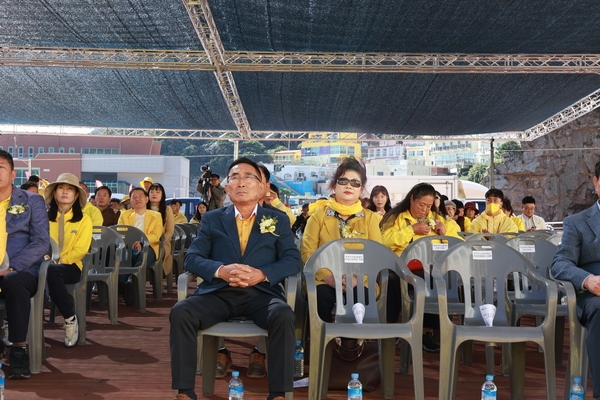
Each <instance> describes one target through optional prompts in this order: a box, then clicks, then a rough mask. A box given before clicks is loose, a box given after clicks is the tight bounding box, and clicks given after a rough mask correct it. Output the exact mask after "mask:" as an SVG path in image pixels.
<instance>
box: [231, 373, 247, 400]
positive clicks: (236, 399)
mask: <svg viewBox="0 0 600 400" xmlns="http://www.w3.org/2000/svg"><path fill="white" fill-rule="evenodd" d="M231 376H232V378H231V380H230V381H229V400H244V384H243V383H242V380H241V379H240V371H233V372H232V373H231Z"/></svg>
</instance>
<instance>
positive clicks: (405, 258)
mask: <svg viewBox="0 0 600 400" xmlns="http://www.w3.org/2000/svg"><path fill="white" fill-rule="evenodd" d="M459 243H464V240H462V239H458V238H455V237H452V236H424V237H422V238H419V239H417V240H415V241H413V242H412V243H411V244H409V245H408V246H407V247H406V248H405V249H404V251H403V252H402V254H401V255H400V260H401V263H402V265H408V263H409V261H411V260H419V261H420V262H421V264H423V274H424V280H425V306H424V310H425V313H429V314H437V313H439V307H438V303H437V290H436V288H435V284H434V283H433V279H432V278H431V270H432V269H433V268H435V265H436V263H437V262H439V260H440V259H441V258H442V256H443V255H444V254H446V251H448V249H449V248H451V247H452V246H454V245H456V244H459ZM451 277H452V276H451ZM459 288H460V285H459V284H458V283H457V282H456V279H450V280H449V281H448V286H447V290H448V303H450V304H452V303H456V306H457V309H456V310H455V311H454V313H456V314H460V313H462V312H463V307H462V304H460V302H459V297H460V293H459ZM408 292H409V290H408V284H407V283H406V281H401V293H402V321H408V320H409V319H410V315H411V308H412V300H411V298H410V297H409V293H408ZM450 307H451V306H450ZM458 307H460V308H458ZM409 361H410V347H409V346H408V344H407V343H406V342H404V341H403V342H402V345H401V351H400V372H401V373H407V372H408V369H409Z"/></svg>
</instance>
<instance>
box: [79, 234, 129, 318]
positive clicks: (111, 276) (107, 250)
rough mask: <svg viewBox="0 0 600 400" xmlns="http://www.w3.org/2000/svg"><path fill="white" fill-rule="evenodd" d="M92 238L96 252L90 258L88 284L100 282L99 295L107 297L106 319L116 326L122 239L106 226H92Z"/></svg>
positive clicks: (88, 295) (88, 294)
mask: <svg viewBox="0 0 600 400" xmlns="http://www.w3.org/2000/svg"><path fill="white" fill-rule="evenodd" d="M92 238H93V239H94V242H95V244H96V246H97V247H98V250H97V251H96V252H95V253H93V254H92V256H91V264H90V267H89V271H88V277H87V279H88V283H89V282H101V283H103V285H104V286H100V285H99V287H98V293H99V294H102V295H104V294H106V296H100V297H101V298H102V297H108V318H109V319H110V323H111V325H117V320H118V312H119V309H118V301H119V296H118V292H119V272H120V266H121V258H122V253H123V251H124V250H125V242H124V241H123V238H121V236H120V235H119V234H117V232H115V231H114V230H113V229H111V228H109V227H106V226H94V227H93V228H92ZM91 289H92V288H91V285H89V284H88V290H87V297H88V300H87V308H88V309H89V307H90V304H91V294H92V292H91ZM102 300H103V299H101V303H102Z"/></svg>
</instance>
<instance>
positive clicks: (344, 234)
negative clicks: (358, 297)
mask: <svg viewBox="0 0 600 400" xmlns="http://www.w3.org/2000/svg"><path fill="white" fill-rule="evenodd" d="M366 181H367V173H366V170H365V167H364V166H363V164H362V163H361V162H359V161H358V160H356V159H355V158H354V157H349V158H346V159H345V160H344V161H343V162H342V163H341V164H340V166H339V167H338V168H337V170H336V172H335V175H334V177H333V179H332V180H331V181H330V184H329V188H330V189H331V191H332V192H333V195H332V197H330V198H329V199H327V200H319V201H317V202H316V203H313V204H311V205H309V215H310V218H309V219H308V220H307V222H306V228H305V229H304V235H303V237H302V246H301V253H302V262H304V263H306V260H308V258H309V257H310V256H311V255H312V254H313V253H314V252H315V251H316V250H317V249H318V248H319V247H320V246H322V245H324V244H325V243H327V242H330V241H332V240H336V239H341V238H361V239H371V240H375V241H377V242H381V232H380V231H379V220H380V218H381V217H380V216H379V215H378V214H376V213H374V212H372V211H371V210H366V209H364V208H363V206H362V204H361V201H360V195H361V193H362V191H363V189H364V185H365V183H366ZM315 279H316V280H317V302H318V313H319V317H320V318H321V319H322V320H323V321H326V322H332V320H333V319H332V315H331V311H332V310H333V306H334V304H335V286H336V284H341V285H342V289H343V290H344V292H345V291H346V285H350V284H352V287H353V288H354V290H356V282H344V281H342V282H337V283H336V282H335V281H334V278H333V275H332V273H331V271H330V270H328V269H326V268H323V269H320V270H319V271H317V273H316V274H315ZM365 286H366V282H365Z"/></svg>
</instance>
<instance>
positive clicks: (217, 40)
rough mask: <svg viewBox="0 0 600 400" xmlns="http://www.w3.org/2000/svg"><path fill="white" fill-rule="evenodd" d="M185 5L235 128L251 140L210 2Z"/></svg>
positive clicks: (191, 2) (185, 0)
mask: <svg viewBox="0 0 600 400" xmlns="http://www.w3.org/2000/svg"><path fill="white" fill-rule="evenodd" d="M183 4H184V5H185V8H186V9H187V11H188V14H189V16H190V19H191V21H192V24H193V25H194V29H195V30H196V33H197V34H198V38H199V39H200V42H201V43H202V47H204V50H205V51H206V54H207V55H208V58H209V60H210V63H211V64H212V65H213V66H214V68H215V70H214V74H215V78H216V79H217V82H218V84H219V88H220V89H221V94H222V95H223V98H224V99H225V103H226V104H227V108H229V112H230V113H231V117H232V118H233V121H234V123H235V126H236V127H237V128H238V132H239V135H240V136H241V137H242V139H249V138H250V135H251V133H252V130H251V129H250V123H249V122H248V118H247V117H246V112H245V111H244V107H243V106H242V100H241V99H240V95H239V94H238V91H237V87H236V86H235V81H234V80H233V75H232V73H231V72H230V71H227V70H225V68H224V65H225V59H224V56H223V53H224V51H225V50H224V49H223V42H222V41H221V37H220V36H219V31H218V30H217V27H216V25H215V21H214V19H213V16H212V12H211V11H210V7H209V6H208V0H198V1H189V0H183Z"/></svg>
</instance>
